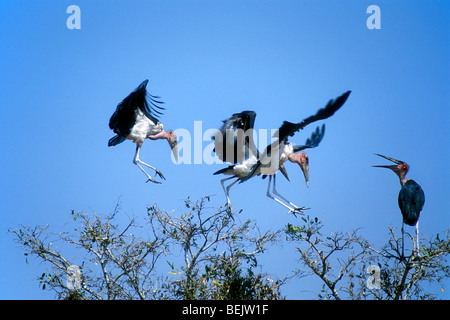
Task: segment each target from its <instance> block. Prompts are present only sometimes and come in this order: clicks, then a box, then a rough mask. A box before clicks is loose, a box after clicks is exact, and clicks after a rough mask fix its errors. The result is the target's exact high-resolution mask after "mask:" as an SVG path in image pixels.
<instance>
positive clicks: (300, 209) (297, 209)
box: [289, 206, 311, 217]
mask: <svg viewBox="0 0 450 320" xmlns="http://www.w3.org/2000/svg"><path fill="white" fill-rule="evenodd" d="M309 209H311V208H306V207H297V206H293V208H292V209H290V210H289V213H292V214H293V215H294V216H295V217H297V214H303V213H304V212H303V210H309Z"/></svg>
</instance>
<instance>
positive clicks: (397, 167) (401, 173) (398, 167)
mask: <svg viewBox="0 0 450 320" xmlns="http://www.w3.org/2000/svg"><path fill="white" fill-rule="evenodd" d="M375 154H376V155H377V156H380V157H382V158H385V159H387V160H389V161H392V162H394V163H395V164H393V165H390V166H380V165H378V166H372V167H376V168H387V169H391V170H392V171H394V172H395V174H396V175H397V176H398V178H399V179H400V183H401V184H403V183H404V181H405V176H406V173H408V170H409V165H408V164H407V163H406V162H404V161H401V160H397V159H394V158H391V157H387V156H383V155H382V154H378V153H375Z"/></svg>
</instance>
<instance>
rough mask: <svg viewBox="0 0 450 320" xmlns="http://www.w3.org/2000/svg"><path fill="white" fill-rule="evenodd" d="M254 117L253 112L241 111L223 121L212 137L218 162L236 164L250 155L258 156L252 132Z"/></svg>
mask: <svg viewBox="0 0 450 320" xmlns="http://www.w3.org/2000/svg"><path fill="white" fill-rule="evenodd" d="M255 117H256V113H255V112H254V111H242V112H240V113H235V114H233V115H232V116H231V117H230V118H229V119H227V120H225V121H223V125H222V127H221V128H220V129H219V131H218V132H217V134H216V135H215V136H214V137H213V139H214V152H215V153H216V155H217V156H218V158H219V159H220V160H222V161H224V162H230V163H232V164H236V163H240V162H242V161H244V160H246V159H248V158H249V157H250V156H251V155H254V156H258V150H257V149H256V145H255V143H254V141H253V132H252V130H253V128H254V124H255ZM249 130H250V131H249Z"/></svg>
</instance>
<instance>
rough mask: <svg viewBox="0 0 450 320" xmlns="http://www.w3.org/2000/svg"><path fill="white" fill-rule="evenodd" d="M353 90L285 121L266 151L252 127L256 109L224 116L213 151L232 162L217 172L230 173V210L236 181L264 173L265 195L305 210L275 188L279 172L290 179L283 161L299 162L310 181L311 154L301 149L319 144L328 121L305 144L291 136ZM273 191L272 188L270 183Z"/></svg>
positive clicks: (334, 108)
mask: <svg viewBox="0 0 450 320" xmlns="http://www.w3.org/2000/svg"><path fill="white" fill-rule="evenodd" d="M349 95H350V91H347V92H346V93H344V94H343V95H341V96H339V97H338V98H336V99H334V100H330V101H329V102H328V104H327V105H326V106H325V107H324V108H322V109H320V110H319V111H318V112H317V113H316V114H315V115H312V116H310V117H308V118H306V119H304V120H303V121H302V122H299V123H291V122H288V121H284V122H283V124H282V126H281V127H280V128H279V129H278V130H277V132H276V133H275V136H274V137H275V138H276V140H275V141H274V142H273V143H271V144H270V145H269V146H267V147H266V149H265V150H264V152H262V153H260V152H259V151H258V149H257V148H256V145H255V143H254V141H253V130H254V123H255V117H256V113H255V112H254V111H243V112H241V113H235V114H233V115H232V116H231V117H230V118H229V119H228V120H225V121H224V123H223V125H222V127H221V128H220V130H219V131H218V132H217V133H216V135H215V137H214V144H215V148H214V151H215V153H216V155H217V156H218V158H219V159H221V160H222V161H224V162H230V163H231V164H232V165H230V166H228V167H226V168H224V169H221V170H219V171H217V172H215V173H214V174H225V175H230V176H231V177H228V178H224V179H222V180H221V181H220V183H221V184H222V188H223V190H224V192H225V196H226V198H227V208H228V210H231V202H230V197H229V193H230V188H231V187H232V186H233V185H235V184H236V183H237V182H240V183H242V182H244V181H246V180H248V179H250V178H252V177H254V176H256V175H262V177H263V178H266V177H267V176H268V177H269V183H268V186H267V193H266V195H267V196H268V197H269V198H271V199H273V200H275V201H276V202H278V203H280V204H281V205H283V206H284V207H286V208H287V209H289V212H292V213H294V214H296V213H302V210H305V209H306V208H304V207H299V206H296V205H295V204H293V203H292V202H291V201H289V200H287V199H286V198H285V197H283V196H282V195H281V194H279V193H278V192H277V190H276V173H277V172H278V171H279V170H280V171H281V173H283V175H284V176H285V177H286V179H288V180H289V177H288V174H287V172H286V168H285V167H284V162H286V161H288V160H289V161H290V162H293V163H297V164H298V165H299V166H300V168H301V170H302V172H303V175H304V177H305V181H306V185H307V186H308V185H309V159H308V155H307V154H306V153H304V152H300V153H298V154H297V152H299V151H302V150H304V149H308V148H315V147H317V146H318V145H319V143H320V141H321V140H322V138H323V136H324V133H325V125H323V126H322V128H321V129H319V127H317V128H316V130H315V131H314V132H313V134H312V135H311V137H310V138H309V139H308V140H306V143H305V145H301V146H294V145H293V144H292V143H290V142H288V137H290V136H293V135H294V134H295V132H297V131H299V130H301V129H303V128H304V127H306V126H307V125H308V124H310V123H312V122H315V121H318V120H323V119H327V118H328V117H330V116H332V115H333V114H334V113H335V112H336V111H337V110H338V109H339V108H340V107H341V106H342V105H343V104H344V103H345V101H346V100H347V98H348V96H349ZM233 178H235V181H233V182H232V183H230V184H229V185H228V186H227V187H225V184H224V182H225V181H227V180H230V179H233ZM272 180H273V185H272V193H273V194H272V193H271V192H270V188H271V183H272Z"/></svg>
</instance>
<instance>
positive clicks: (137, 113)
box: [108, 80, 178, 183]
mask: <svg viewBox="0 0 450 320" xmlns="http://www.w3.org/2000/svg"><path fill="white" fill-rule="evenodd" d="M147 83H148V80H144V81H143V82H142V83H141V84H140V85H139V87H137V88H136V89H135V90H134V91H133V92H132V93H130V94H129V95H128V96H127V97H126V98H125V99H123V100H122V101H121V102H120V103H119V104H118V105H117V108H116V111H115V112H114V113H113V115H112V116H111V119H110V120H109V128H110V129H111V130H113V131H114V133H115V134H116V135H115V136H114V137H112V138H111V139H110V140H109V141H108V146H109V147H111V146H115V145H117V144H119V143H122V142H123V141H125V140H126V139H128V140H132V141H133V142H134V143H136V152H135V154H134V158H133V163H134V164H135V165H137V166H138V167H139V169H141V170H142V172H144V173H145V175H146V176H147V178H148V180H147V182H148V181H152V182H154V183H161V182H159V181H157V180H155V179H153V178H152V177H151V176H150V175H149V174H148V173H147V172H146V171H145V170H144V168H142V166H141V164H142V165H144V166H147V167H149V168H150V169H153V170H154V171H155V174H156V175H158V176H159V177H160V178H162V179H165V178H164V175H163V174H162V173H161V171H159V170H158V169H156V168H155V167H153V166H151V165H149V164H147V163H145V162H143V161H142V160H140V159H139V151H140V150H141V147H142V144H143V143H144V140H145V139H147V138H148V139H150V140H158V139H165V140H167V141H168V142H169V145H170V148H171V149H172V152H173V155H174V157H175V159H176V160H177V159H178V152H177V137H176V135H175V133H174V132H173V131H164V127H163V124H162V123H161V122H160V121H159V120H158V118H157V116H158V115H161V114H162V113H161V112H160V111H159V110H164V108H162V107H161V106H160V104H163V102H161V101H159V100H157V99H159V97H157V96H153V95H151V94H147V90H146V87H147ZM158 109H159V110H158Z"/></svg>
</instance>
